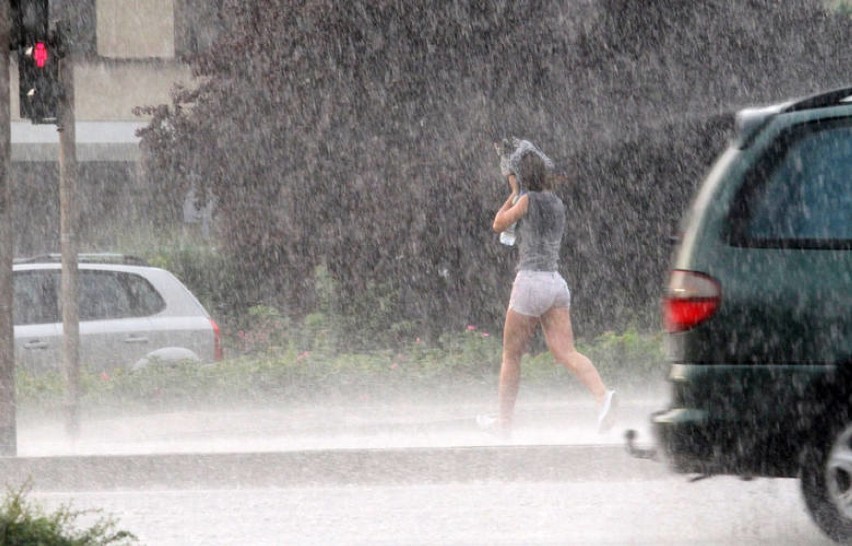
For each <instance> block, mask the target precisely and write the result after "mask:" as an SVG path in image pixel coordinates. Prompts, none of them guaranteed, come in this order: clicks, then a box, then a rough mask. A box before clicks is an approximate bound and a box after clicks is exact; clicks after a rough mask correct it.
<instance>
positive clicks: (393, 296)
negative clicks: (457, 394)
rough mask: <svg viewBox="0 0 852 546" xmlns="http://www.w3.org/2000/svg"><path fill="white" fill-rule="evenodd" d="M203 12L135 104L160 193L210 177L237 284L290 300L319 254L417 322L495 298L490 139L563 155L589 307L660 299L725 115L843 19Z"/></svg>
mask: <svg viewBox="0 0 852 546" xmlns="http://www.w3.org/2000/svg"><path fill="white" fill-rule="evenodd" d="M223 16H224V17H226V19H227V21H228V29H229V30H228V31H227V32H226V33H225V34H224V35H223V36H222V37H221V38H220V40H219V42H218V43H217V44H216V45H215V47H213V48H212V49H211V50H210V52H209V53H208V54H206V55H202V56H200V57H198V58H194V59H191V60H190V62H191V64H192V66H193V68H194V70H195V73H196V75H197V76H198V77H199V79H200V81H201V82H202V83H201V85H200V86H199V88H198V89H197V90H194V91H191V92H190V91H185V90H178V91H177V92H176V94H175V97H174V101H173V103H172V104H171V105H168V106H156V107H150V108H148V109H146V110H144V111H146V112H148V113H152V114H154V116H153V121H152V123H151V125H150V126H149V127H148V128H147V129H146V130H144V131H143V146H144V149H145V152H146V166H147V168H148V170H149V172H150V180H152V181H159V182H157V183H158V184H160V185H162V186H163V188H162V189H163V190H164V191H160V192H158V193H159V194H160V195H163V196H168V195H169V192H175V191H177V192H178V194H179V195H180V192H183V191H184V190H185V189H186V188H187V187H188V185H189V184H192V183H195V184H203V185H204V186H205V187H206V188H208V189H209V191H210V192H211V193H212V194H215V195H216V196H217V197H218V198H219V204H220V205H219V218H218V220H217V222H218V225H219V227H220V229H221V232H222V233H223V234H226V236H223V237H221V238H220V241H221V242H222V244H223V245H224V246H225V250H226V251H227V252H228V253H229V255H231V256H232V257H233V263H234V264H235V266H236V267H237V269H238V274H239V278H241V279H244V281H245V282H244V283H243V286H242V288H241V289H240V290H239V302H242V303H248V302H255V301H263V302H266V303H271V304H275V305H277V306H279V307H282V308H284V309H285V310H286V311H287V312H288V313H289V314H293V315H299V314H303V313H305V312H307V311H309V310H310V309H312V308H313V306H314V304H315V297H316V296H315V294H314V290H313V288H314V286H313V272H314V270H315V268H316V267H317V266H318V265H320V264H324V265H325V266H327V268H328V271H329V273H330V274H331V276H332V278H333V279H334V280H335V283H336V286H337V287H338V293H337V298H336V301H337V310H338V311H339V312H357V311H359V309H354V310H353V309H352V308H351V307H352V306H353V305H354V304H355V303H354V302H359V301H360V302H362V303H363V305H364V309H360V311H363V312H365V313H369V312H371V311H370V309H369V306H370V305H371V303H370V302H372V304H375V302H377V301H382V302H383V303H382V305H386V306H391V307H392V308H393V312H392V313H388V316H389V317H398V318H399V320H400V321H402V320H411V321H414V322H417V323H421V324H426V325H427V326H431V328H432V330H433V331H435V332H436V333H437V332H439V331H440V330H441V329H443V328H452V327H456V326H458V325H460V324H463V323H466V322H469V321H478V322H484V323H490V324H499V320H500V317H501V315H502V312H503V309H504V306H505V299H506V298H505V296H506V293H507V286H508V283H509V281H510V279H511V276H512V265H511V264H512V261H513V260H514V256H513V254H512V252H511V251H507V249H504V248H501V247H500V245H498V244H497V243H496V236H495V235H494V234H491V233H490V232H489V230H488V227H489V226H490V223H491V216H492V214H493V210H494V208H495V207H496V206H497V205H498V204H499V203H500V202H501V200H502V196H503V193H504V191H505V188H504V182H502V181H501V179H500V177H499V176H498V174H497V168H496V157H495V156H494V155H492V154H493V152H492V151H491V141H492V140H493V139H495V138H497V137H502V136H506V135H509V134H515V135H518V136H522V137H528V138H532V139H533V140H535V141H537V142H538V143H539V144H540V145H541V146H542V147H543V148H544V149H545V150H546V151H548V152H549V153H550V154H551V155H553V156H554V157H555V158H556V159H557V160H558V164H559V165H560V166H561V168H562V169H563V170H565V171H566V172H567V174H568V175H569V176H568V177H567V178H568V179H569V180H571V181H572V183H571V184H570V185H568V186H566V187H564V188H562V189H561V190H560V192H561V194H562V195H563V196H564V197H565V198H566V199H568V200H569V209H570V211H571V215H572V216H571V218H570V220H571V222H572V225H573V226H574V228H575V229H576V230H577V231H575V232H574V233H572V235H571V236H570V237H569V238H567V239H566V247H565V249H564V254H565V255H566V256H567V258H568V260H567V263H568V265H567V266H566V268H567V270H568V272H569V273H570V277H571V281H572V285H578V286H582V290H581V291H582V292H584V293H586V294H587V296H586V297H587V298H588V299H586V300H585V301H583V300H581V301H580V302H579V306H580V308H581V310H584V311H587V313H585V316H586V317H591V318H593V319H594V320H593V321H592V320H590V319H588V318H587V319H586V320H590V323H592V322H593V323H595V324H597V325H598V326H600V327H605V326H606V325H617V324H618V323H619V322H621V323H623V322H625V321H629V320H631V319H635V318H636V316H637V310H642V312H641V313H639V315H640V316H642V315H643V313H645V314H647V313H646V311H648V310H653V312H656V311H655V309H656V294H657V291H658V290H659V286H660V284H661V277H662V274H663V271H664V269H665V267H666V265H667V257H666V254H667V252H668V247H667V246H666V245H665V244H664V243H661V241H663V240H664V239H665V238H666V236H667V235H669V231H670V230H671V226H673V225H674V224H675V223H676V220H677V218H678V217H679V215H680V213H681V211H682V210H683V208H684V207H685V204H686V200H687V199H688V198H689V197H688V196H689V190H691V188H692V187H693V186H694V185H695V183H696V181H697V177H698V176H699V175H700V173H701V172H702V171H703V170H704V169H705V168H706V167H707V163H708V162H709V161H710V160H711V158H712V154H713V153H715V151H716V149H717V148H718V147H720V146H721V145H722V144H723V143H724V138H723V136H722V134H723V128H724V126H725V123H726V122H725V121H723V120H724V119H726V118H725V116H726V115H728V116H730V114H731V112H732V111H733V109H735V108H736V107H738V106H739V105H742V104H745V103H747V102H755V101H765V100H768V99H776V98H778V99H780V98H782V97H788V96H790V95H795V94H800V93H803V92H806V91H811V90H815V89H817V88H819V87H823V86H825V85H829V84H832V83H833V82H832V79H833V76H832V74H846V73H848V68H849V67H848V64H849V60H848V56H844V55H843V52H844V51H846V50H848V46H849V36H850V33H849V32H848V30H849V19H848V18H846V17H837V16H835V17H832V16H830V15H829V14H828V13H827V12H826V11H825V10H824V9H823V8H822V7H821V5H820V4H819V3H818V2H817V1H816V0H813V1H810V0H796V1H795V2H793V3H779V2H770V1H769V0H753V1H751V2H731V1H730V0H713V1H711V2H699V3H686V4H684V3H682V2H673V1H671V0H642V1H640V2H634V1H628V0H602V1H601V2H598V3H596V4H591V5H584V4H581V3H577V4H576V5H575V4H570V5H565V4H564V3H557V2H508V1H497V2H462V1H459V0H454V1H450V2H440V3H437V5H436V3H434V2H428V1H425V0H419V1H415V2H403V1H400V0H378V1H361V0H354V1H353V2H345V3H344V2H334V1H332V0H302V1H292V0H290V1H285V0H258V1H256V2H250V3H245V2H239V1H237V0H228V1H226V3H225V7H224V11H223ZM767 21H768V22H767ZM822 36H830V37H831V38H830V39H827V40H824V41H823V40H820V39H819V37H822ZM844 59H845V60H844ZM826 65H827V66H832V67H837V68H838V70H837V71H836V72H825V73H821V72H820V68H819V67H821V66H826ZM841 68H842V69H843V70H840V69H841ZM711 136H712V137H713V138H715V139H718V140H714V141H713V143H714V144H715V146H709V147H707V146H705V147H704V148H702V149H699V150H696V149H694V148H693V146H696V143H704V142H706V141H707V139H708V138H710V137H711ZM661 162H662V165H661ZM658 176H660V177H665V178H662V179H661V178H657V177H658ZM170 199H172V201H174V198H170ZM163 210H167V209H166V208H164V209H163ZM626 219H629V221H630V224H629V225H625V220H626ZM603 234H607V235H606V236H605V237H602V235H603ZM614 242H618V244H617V245H616V244H613V243H614ZM604 243H606V244H604ZM637 249H638V254H637ZM614 286H615V287H617V288H612V287H614ZM365 294H366V295H367V297H365ZM592 294H594V296H592ZM589 300H593V303H592V302H590V301H589ZM239 302H237V303H239ZM232 303H233V302H232ZM582 315H583V314H581V316H582ZM614 317H615V320H614ZM595 327H597V326H595Z"/></svg>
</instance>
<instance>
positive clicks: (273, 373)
mask: <svg viewBox="0 0 852 546" xmlns="http://www.w3.org/2000/svg"><path fill="white" fill-rule="evenodd" d="M661 343H662V337H661V335H660V334H642V333H639V332H636V331H633V330H629V331H627V332H623V333H621V334H615V333H607V334H604V335H602V336H600V337H598V338H596V339H593V340H590V341H588V342H579V343H578V349H579V350H580V351H581V352H583V353H584V354H586V355H587V356H589V357H590V358H591V359H592V361H593V362H594V363H595V365H596V366H597V367H598V370H599V371H600V373H601V376H602V377H603V378H604V380H605V381H606V382H607V383H608V384H611V385H617V386H618V387H619V388H622V389H631V388H633V387H639V386H641V385H645V384H648V383H649V382H653V381H658V380H661V379H662V378H663V377H664V374H665V370H666V369H667V366H666V364H665V362H664V358H663V354H662V348H661ZM500 354H501V341H500V339H499V337H498V336H496V335H490V334H489V333H487V332H482V331H479V330H478V329H476V328H474V327H468V329H467V330H465V331H463V332H459V333H456V334H453V335H447V336H444V337H442V338H441V339H440V340H439V342H437V343H435V344H432V345H430V344H426V343H424V342H422V341H420V340H415V341H413V342H411V343H408V344H406V345H404V346H402V347H400V348H397V349H382V350H373V351H364V352H347V353H338V352H335V351H334V350H332V349H329V348H328V347H325V346H323V344H318V345H317V346H316V348H313V349H311V350H306V349H302V348H300V347H296V345H295V344H289V345H288V346H286V347H283V346H269V347H267V348H266V349H265V350H264V351H262V352H254V353H251V354H246V355H243V356H237V357H234V358H229V359H227V360H224V361H221V362H217V363H213V364H204V365H198V364H194V363H186V364H178V365H171V366H167V365H163V366H155V367H151V368H149V369H145V370H140V371H135V372H134V371H129V370H120V369H119V370H113V371H110V372H98V373H88V372H84V373H83V375H82V380H81V383H82V387H83V389H82V390H83V396H82V399H81V405H82V406H83V407H92V408H116V409H118V408H122V409H127V410H138V409H145V408H160V409H163V408H180V407H189V406H199V405H201V406H204V405H217V406H218V405H223V404H225V405H231V404H245V403H251V404H256V403H299V402H310V401H315V400H318V399H323V398H329V397H333V396H343V397H346V398H350V399H352V398H355V399H357V398H358V397H378V396H382V397H389V396H405V395H406V394H408V393H414V392H419V393H428V392H430V391H445V390H447V389H456V390H458V391H464V389H466V388H474V387H485V388H492V387H493V386H495V385H496V381H497V374H498V371H499V367H500ZM522 373H523V381H524V384H525V385H527V386H533V387H536V386H538V387H542V388H549V387H555V388H564V387H565V386H566V385H572V384H576V380H575V379H574V378H573V376H572V375H571V374H569V373H567V372H566V371H565V370H564V369H563V368H562V366H558V365H556V364H555V363H554V361H553V358H552V357H551V355H550V354H549V353H548V352H541V353H536V354H530V355H527V356H526V357H525V358H524V361H523V365H522ZM17 399H18V403H19V405H20V406H21V408H22V409H24V410H34V409H39V410H40V411H59V410H61V404H62V401H63V400H64V382H63V380H62V376H61V374H60V373H47V374H39V375H33V374H28V373H26V372H23V371H19V372H18V374H17Z"/></svg>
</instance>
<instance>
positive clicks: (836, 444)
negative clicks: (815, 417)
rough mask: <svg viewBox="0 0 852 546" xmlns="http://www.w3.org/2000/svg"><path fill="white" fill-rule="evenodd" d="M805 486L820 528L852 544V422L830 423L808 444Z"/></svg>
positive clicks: (803, 491)
mask: <svg viewBox="0 0 852 546" xmlns="http://www.w3.org/2000/svg"><path fill="white" fill-rule="evenodd" d="M844 413H845V412H844ZM838 421H840V420H838ZM829 423H830V421H829ZM835 423H837V421H836V422H835ZM801 487H802V494H803V496H804V499H805V504H806V505H807V507H808V512H810V515H811V518H812V519H813V520H814V522H815V523H816V524H817V525H818V526H819V528H820V529H822V531H823V532H824V533H825V534H826V535H828V536H829V537H830V538H831V539H832V540H834V541H836V542H839V543H841V544H852V421H850V420H849V419H842V423H840V424H834V425H830V424H829V426H827V427H826V428H825V429H823V432H822V433H820V434H816V435H815V436H814V437H813V441H811V442H809V443H808V445H807V446H806V447H805V451H804V453H803V457H802V471H801Z"/></svg>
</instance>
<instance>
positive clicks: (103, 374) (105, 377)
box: [101, 372, 109, 381]
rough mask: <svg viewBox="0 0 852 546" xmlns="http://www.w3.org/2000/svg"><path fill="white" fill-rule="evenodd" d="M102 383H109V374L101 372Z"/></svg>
mask: <svg viewBox="0 0 852 546" xmlns="http://www.w3.org/2000/svg"><path fill="white" fill-rule="evenodd" d="M101 381H109V374H108V373H106V372H101Z"/></svg>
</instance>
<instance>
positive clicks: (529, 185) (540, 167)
mask: <svg viewBox="0 0 852 546" xmlns="http://www.w3.org/2000/svg"><path fill="white" fill-rule="evenodd" d="M518 171H519V172H518V175H519V177H520V182H521V185H522V186H523V187H524V189H526V190H528V191H550V190H552V189H553V177H551V176H550V172H549V171H548V169H547V166H546V165H545V164H544V160H543V159H542V158H541V157H540V156H539V155H538V154H537V153H535V152H527V153H525V154H524V155H523V156H521V161H520V162H519V164H518Z"/></svg>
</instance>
